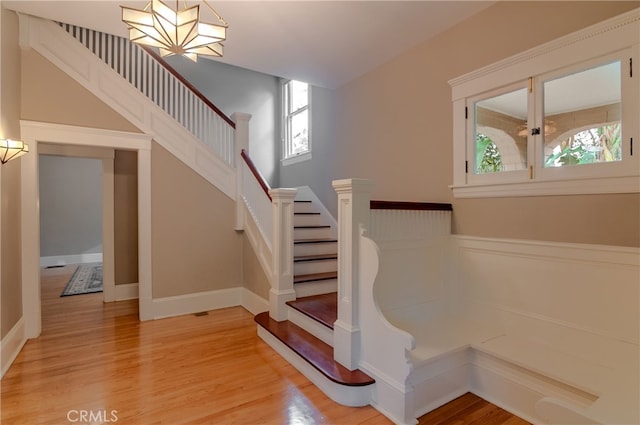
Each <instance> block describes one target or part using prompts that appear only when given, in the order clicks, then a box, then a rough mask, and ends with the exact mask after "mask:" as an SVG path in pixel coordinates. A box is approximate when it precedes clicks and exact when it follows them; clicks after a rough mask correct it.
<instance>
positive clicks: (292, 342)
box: [254, 312, 375, 387]
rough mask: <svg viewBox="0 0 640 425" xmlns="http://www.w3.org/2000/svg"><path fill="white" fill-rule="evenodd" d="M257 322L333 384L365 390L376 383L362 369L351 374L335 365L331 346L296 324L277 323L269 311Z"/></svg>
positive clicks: (257, 317) (285, 321) (337, 364)
mask: <svg viewBox="0 0 640 425" xmlns="http://www.w3.org/2000/svg"><path fill="white" fill-rule="evenodd" d="M254 320H255V322H256V323H257V324H258V325H259V326H261V327H262V328H263V329H265V330H266V331H267V332H269V333H270V334H271V335H273V336H274V337H275V338H276V339H278V340H279V341H280V342H282V343H283V344H284V345H286V346H287V347H289V349H291V350H292V351H293V352H294V353H296V354H297V355H298V356H300V357H302V359H304V360H305V361H306V362H307V363H309V364H310V365H311V366H312V367H313V368H315V369H316V370H317V371H318V372H320V373H321V374H323V375H324V376H325V377H326V378H327V379H329V380H331V381H332V382H335V383H336V384H339V385H345V386H350V387H364V386H367V385H371V384H374V383H375V380H374V379H373V378H371V377H370V376H369V375H367V374H366V373H364V372H362V371H361V370H359V369H356V370H353V371H350V370H348V369H347V368H345V367H344V366H342V365H341V364H339V363H338V362H336V361H335V360H334V359H333V348H332V347H331V346H329V345H327V344H326V343H324V342H323V341H321V340H320V339H318V338H316V337H315V336H313V335H311V334H310V333H309V332H307V331H305V330H304V329H302V328H300V327H299V326H297V325H295V324H294V323H292V322H290V321H288V320H284V321H282V322H276V321H275V320H273V319H272V318H271V317H269V312H264V313H260V314H258V315H256V316H255V318H254Z"/></svg>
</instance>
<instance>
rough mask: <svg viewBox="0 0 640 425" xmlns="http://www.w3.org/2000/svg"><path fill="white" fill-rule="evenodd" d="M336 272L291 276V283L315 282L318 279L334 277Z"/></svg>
mask: <svg viewBox="0 0 640 425" xmlns="http://www.w3.org/2000/svg"><path fill="white" fill-rule="evenodd" d="M337 277H338V272H323V273H311V274H301V275H297V276H294V277H293V283H306V282H315V281H318V280H328V279H336V278H337Z"/></svg>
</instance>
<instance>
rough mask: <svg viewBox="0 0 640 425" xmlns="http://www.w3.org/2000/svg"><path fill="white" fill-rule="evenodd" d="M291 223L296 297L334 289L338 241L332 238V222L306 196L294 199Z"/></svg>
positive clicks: (333, 290) (336, 273)
mask: <svg viewBox="0 0 640 425" xmlns="http://www.w3.org/2000/svg"><path fill="white" fill-rule="evenodd" d="M298 196H301V195H298ZM302 196H304V195H302ZM293 226H294V227H293V255H294V257H293V283H294V288H295V290H296V297H307V296H311V295H318V294H326V293H329V292H335V291H336V290H337V279H338V271H337V270H338V240H337V239H336V238H335V237H334V233H335V232H334V229H332V228H331V224H329V223H328V222H327V220H326V217H323V215H322V213H321V211H320V208H319V207H318V206H317V204H316V203H314V202H313V201H311V200H308V199H296V200H295V201H294V212H293Z"/></svg>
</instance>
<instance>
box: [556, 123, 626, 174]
mask: <svg viewBox="0 0 640 425" xmlns="http://www.w3.org/2000/svg"><path fill="white" fill-rule="evenodd" d="M620 130H621V125H620V123H619V122H618V123H615V124H610V125H604V126H602V127H597V128H590V129H587V130H584V131H580V132H578V133H576V134H574V135H573V136H571V137H569V138H567V139H565V140H563V141H562V142H560V143H559V144H558V145H557V146H556V147H555V148H554V149H553V153H552V154H551V155H549V156H548V157H547V159H546V160H545V164H544V166H545V167H562V166H565V165H582V164H593V163H596V162H611V161H621V160H622V146H621V145H622V137H621V133H620Z"/></svg>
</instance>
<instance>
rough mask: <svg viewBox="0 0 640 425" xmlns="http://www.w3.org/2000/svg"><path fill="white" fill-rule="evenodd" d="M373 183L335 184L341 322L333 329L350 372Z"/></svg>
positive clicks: (355, 357) (337, 353) (355, 358)
mask: <svg viewBox="0 0 640 425" xmlns="http://www.w3.org/2000/svg"><path fill="white" fill-rule="evenodd" d="M372 187H373V183H372V182H371V181H369V180H363V179H345V180H335V181H334V182H333V188H334V189H335V191H336V192H337V194H338V320H336V322H335V323H334V325H333V353H334V354H333V356H334V358H335V360H336V361H337V362H338V363H340V364H342V365H343V366H344V367H346V368H348V369H349V370H354V369H357V368H358V363H359V361H360V344H361V341H360V323H359V306H358V301H359V281H360V276H359V265H358V258H359V254H360V252H359V237H360V234H359V232H360V224H363V225H364V226H366V227H369V208H370V202H371V189H372Z"/></svg>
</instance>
